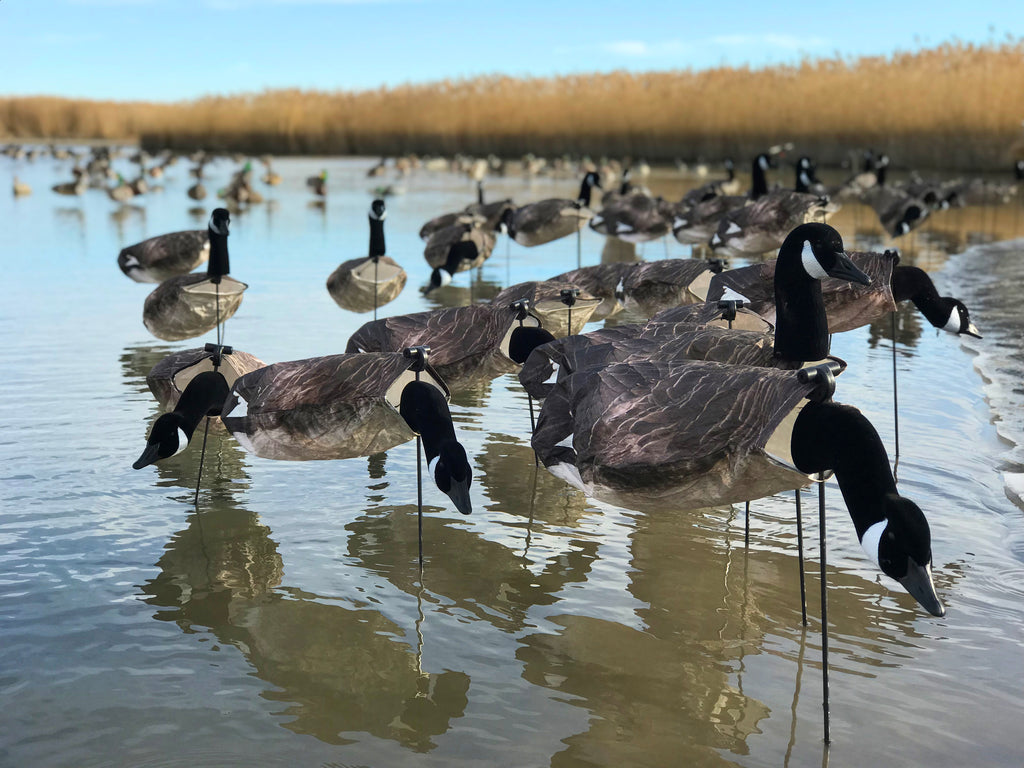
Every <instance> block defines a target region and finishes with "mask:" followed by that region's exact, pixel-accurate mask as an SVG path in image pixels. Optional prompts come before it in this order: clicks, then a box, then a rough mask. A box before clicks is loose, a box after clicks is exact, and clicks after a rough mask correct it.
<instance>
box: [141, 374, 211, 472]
mask: <svg viewBox="0 0 1024 768" xmlns="http://www.w3.org/2000/svg"><path fill="white" fill-rule="evenodd" d="M228 392H229V389H228V384H227V381H225V379H224V377H223V376H222V375H221V374H220V373H218V372H217V371H203V372H202V373H199V374H197V375H196V376H195V377H194V378H193V379H192V380H191V381H190V382H189V383H188V385H187V386H186V387H185V390H184V391H183V392H182V393H181V396H180V397H179V398H178V402H177V403H176V404H175V406H174V410H173V411H171V412H170V413H165V414H163V415H162V416H160V417H159V418H158V419H157V420H156V421H155V422H153V428H152V429H151V430H150V431H149V438H148V439H147V441H146V449H145V450H144V451H143V452H142V455H141V456H140V457H139V458H138V459H137V460H136V462H135V463H134V464H132V468H133V469H142V468H143V467H148V466H149V465H150V464H153V463H154V462H157V461H160V460H161V459H166V458H168V457H170V456H174V455H175V454H178V453H181V452H182V451H184V450H185V448H187V447H188V443H189V441H190V440H191V439H192V435H193V434H194V433H195V430H196V427H197V426H199V422H201V421H202V420H203V419H204V418H205V417H207V416H220V415H221V409H222V407H223V406H224V401H225V400H226V399H227V397H228Z"/></svg>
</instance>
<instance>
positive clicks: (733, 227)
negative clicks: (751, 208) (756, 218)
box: [725, 221, 743, 235]
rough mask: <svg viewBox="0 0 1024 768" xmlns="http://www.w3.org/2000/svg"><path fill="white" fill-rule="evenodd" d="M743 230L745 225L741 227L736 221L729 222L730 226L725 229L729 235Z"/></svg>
mask: <svg viewBox="0 0 1024 768" xmlns="http://www.w3.org/2000/svg"><path fill="white" fill-rule="evenodd" d="M742 231H743V227H741V226H740V225H739V224H737V223H736V222H735V221H730V222H729V226H728V227H727V228H726V230H725V234H727V235H735V234H736V233H737V232H742Z"/></svg>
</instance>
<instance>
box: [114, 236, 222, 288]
mask: <svg viewBox="0 0 1024 768" xmlns="http://www.w3.org/2000/svg"><path fill="white" fill-rule="evenodd" d="M209 258H210V238H209V234H208V232H207V230H205V229H198V230H186V231H184V232H170V233H168V234H166V235H157V236H156V237H151V238H149V239H148V240H143V241H142V242H140V243H136V244H135V245H129V246H127V247H126V248H122V249H121V252H120V253H119V254H118V256H117V266H118V267H120V268H121V271H122V272H124V274H125V275H127V276H128V277H130V278H131V279H132V280H134V281H135V282H137V283H161V282H163V281H164V280H167V279H168V278H171V277H177V276H178V275H185V274H188V273H189V272H191V271H192V270H193V269H195V268H196V267H198V266H199V265H200V264H202V263H203V262H205V261H207V260H208V259H209Z"/></svg>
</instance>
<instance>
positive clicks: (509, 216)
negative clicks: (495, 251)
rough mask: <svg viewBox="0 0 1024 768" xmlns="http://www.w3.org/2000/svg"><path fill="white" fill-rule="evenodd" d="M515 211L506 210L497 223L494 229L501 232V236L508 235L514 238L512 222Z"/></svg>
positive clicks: (514, 231) (514, 232)
mask: <svg viewBox="0 0 1024 768" xmlns="http://www.w3.org/2000/svg"><path fill="white" fill-rule="evenodd" d="M515 214H516V210H515V208H506V209H505V210H504V211H503V212H502V214H501V219H499V221H498V225H497V227H495V229H496V230H497V231H498V232H501V233H502V234H503V235H508V236H509V237H511V238H515V236H516V230H515V227H514V226H513V220H514V219H515Z"/></svg>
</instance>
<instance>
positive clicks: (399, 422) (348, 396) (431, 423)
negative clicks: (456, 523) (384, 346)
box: [222, 351, 471, 514]
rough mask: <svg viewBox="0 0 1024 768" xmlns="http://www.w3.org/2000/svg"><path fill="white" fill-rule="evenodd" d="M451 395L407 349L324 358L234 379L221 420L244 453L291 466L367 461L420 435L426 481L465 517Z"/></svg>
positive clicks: (463, 471)
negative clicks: (360, 458) (428, 475)
mask: <svg viewBox="0 0 1024 768" xmlns="http://www.w3.org/2000/svg"><path fill="white" fill-rule="evenodd" d="M448 397H449V390H448V387H447V385H446V384H445V382H444V380H443V379H442V378H441V376H440V375H439V374H438V373H437V371H436V370H434V368H433V366H431V365H430V364H429V363H426V362H424V363H420V362H418V361H417V358H416V356H411V355H410V354H408V353H407V352H406V351H400V352H393V353H358V354H340V355H328V356H326V357H316V358H310V359H306V360H294V361H290V362H284V363H274V364H272V365H268V366H266V367H264V368H260V369H259V370H256V371H253V372H251V373H248V374H245V375H244V376H241V377H239V378H238V379H237V380H236V381H235V383H234V385H233V386H232V387H231V390H230V395H229V397H228V398H227V401H226V403H225V405H224V411H223V414H222V420H223V422H224V425H225V426H226V427H227V428H228V431H230V432H231V434H232V435H234V437H235V438H236V439H237V440H238V442H239V443H240V444H241V445H242V447H243V448H245V449H246V450H247V451H249V452H251V453H253V454H255V455H256V456H260V457H262V458H267V459H283V460H288V461H309V460H325V459H345V458H352V457H356V456H368V455H370V454H373V453H378V452H380V451H385V450H387V449H389V448H392V447H394V446H396V445H399V444H401V443H404V442H407V441H409V440H412V439H413V438H414V437H415V436H416V435H417V434H419V435H421V436H422V437H423V444H424V448H425V450H426V454H427V460H428V462H429V466H430V472H431V476H432V477H433V478H434V480H435V482H436V483H437V485H438V487H439V488H440V489H441V490H442V491H444V492H445V493H446V494H448V496H449V497H450V498H451V499H452V501H453V502H454V503H455V505H456V508H457V509H458V510H459V511H460V512H462V513H463V514H469V512H470V511H471V505H470V500H469V486H470V482H471V470H470V467H469V461H468V459H467V457H466V452H465V449H464V448H463V447H462V445H461V444H459V442H458V440H457V439H456V437H455V431H454V426H453V425H452V418H451V412H450V411H449V409H448V405H447V401H448Z"/></svg>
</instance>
